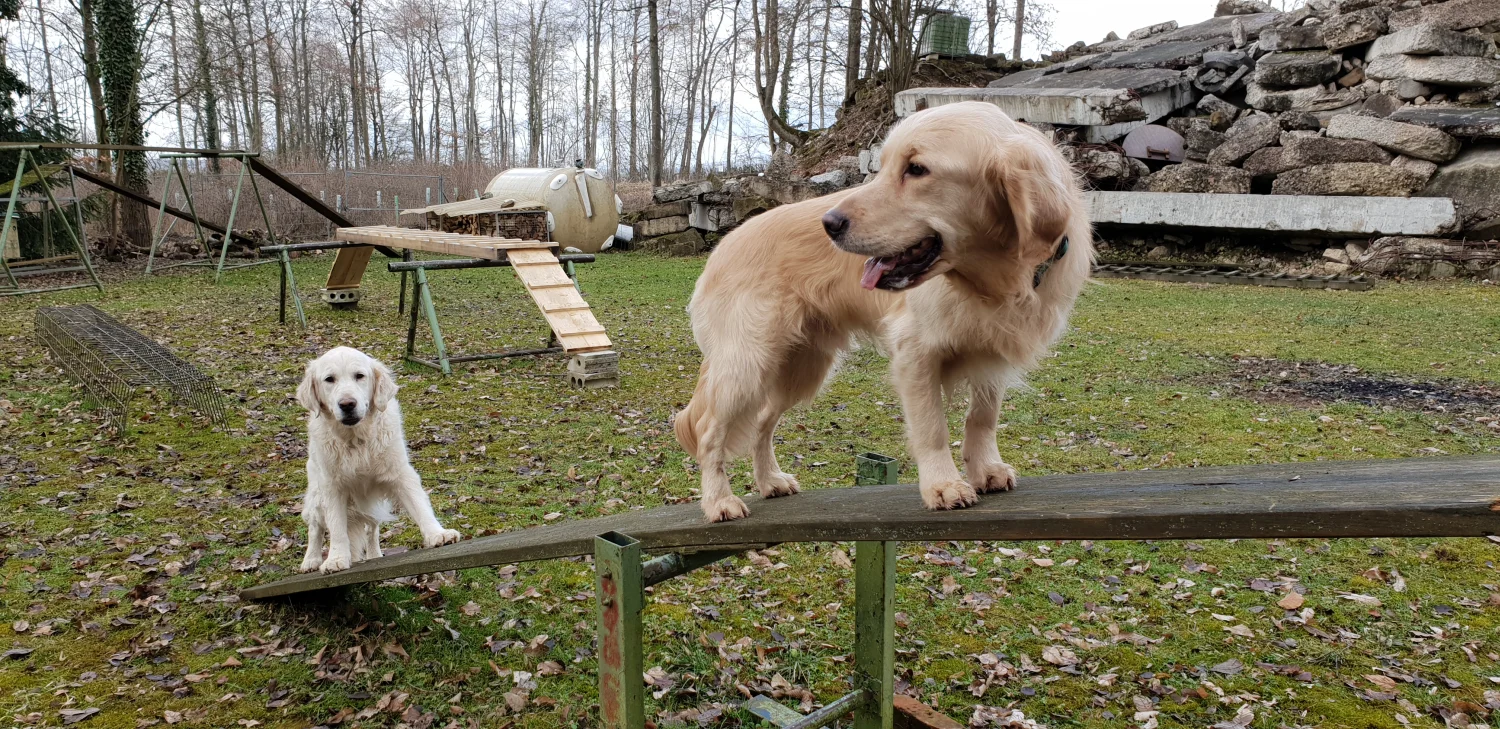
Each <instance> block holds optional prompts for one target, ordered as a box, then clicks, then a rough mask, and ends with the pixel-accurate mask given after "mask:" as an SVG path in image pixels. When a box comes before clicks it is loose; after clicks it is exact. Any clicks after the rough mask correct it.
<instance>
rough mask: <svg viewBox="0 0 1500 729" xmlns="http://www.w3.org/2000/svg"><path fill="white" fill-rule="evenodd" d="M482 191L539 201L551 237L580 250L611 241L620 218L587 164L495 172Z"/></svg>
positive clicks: (606, 186)
mask: <svg viewBox="0 0 1500 729" xmlns="http://www.w3.org/2000/svg"><path fill="white" fill-rule="evenodd" d="M484 190H485V193H486V196H487V197H489V198H490V199H492V200H494V199H505V198H512V199H514V200H516V202H518V203H519V202H521V201H524V200H529V201H535V202H538V203H541V204H542V205H543V206H544V207H546V209H547V226H548V228H550V229H551V232H552V240H553V241H554V242H556V243H557V244H558V245H559V246H561V247H563V248H577V249H578V250H580V251H583V252H584V253H597V252H599V250H600V249H602V248H604V247H605V244H606V243H609V242H612V241H613V240H614V236H615V231H616V228H617V227H618V225H619V222H620V209H619V205H618V202H617V199H616V198H615V191H614V189H613V188H611V187H610V184H609V181H608V180H606V179H604V175H602V174H600V173H599V171H598V170H595V169H593V168H587V167H551V168H538V167H518V168H516V169H510V170H506V171H504V172H501V173H500V174H498V175H496V176H495V179H493V180H490V184H489V186H488V187H486V188H484Z"/></svg>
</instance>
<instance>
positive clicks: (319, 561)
mask: <svg viewBox="0 0 1500 729" xmlns="http://www.w3.org/2000/svg"><path fill="white" fill-rule="evenodd" d="M322 566H323V555H321V554H320V555H318V556H316V557H303V558H302V564H301V566H299V567H298V568H297V571H298V572H312V571H313V570H316V569H318V568H319V567H322Z"/></svg>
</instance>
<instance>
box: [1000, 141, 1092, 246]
mask: <svg viewBox="0 0 1500 729" xmlns="http://www.w3.org/2000/svg"><path fill="white" fill-rule="evenodd" d="M1027 131H1030V130H1022V134H1019V135H1017V136H1018V137H1020V138H1019V139H1016V140H1013V141H1012V142H1011V143H1009V144H1005V145H1003V146H1002V148H1001V149H997V150H995V154H994V156H993V157H992V158H991V160H990V163H989V175H990V183H991V185H992V186H993V188H992V189H994V190H995V191H996V192H997V193H999V194H1002V195H1004V196H1005V199H1004V200H1003V201H997V202H998V206H997V212H999V213H1000V214H1001V215H1004V214H1006V212H1007V211H1008V213H1009V215H1010V221H1009V222H1010V224H1011V225H1013V226H1014V229H1015V231H1016V238H1017V242H1018V243H1019V244H1020V246H1021V255H1022V256H1023V257H1024V258H1046V257H1047V256H1048V255H1050V254H1051V252H1052V251H1053V249H1054V248H1056V247H1057V243H1058V241H1059V240H1061V239H1062V237H1063V234H1064V233H1066V232H1067V230H1068V223H1069V222H1070V220H1071V218H1072V212H1073V206H1074V205H1077V204H1078V194H1077V183H1076V182H1075V181H1074V179H1073V171H1072V169H1071V168H1070V167H1068V165H1067V164H1066V163H1065V162H1063V161H1062V160H1060V159H1057V160H1054V159H1049V156H1048V155H1046V154H1043V152H1044V151H1051V150H1045V149H1044V148H1043V147H1041V146H1040V145H1048V146H1050V145H1051V142H1049V141H1047V140H1046V139H1044V138H1042V137H1041V136H1040V135H1039V134H1026V133H1025V132H1027ZM1032 136H1035V137H1037V138H1036V139H1031V138H1030V137H1032Z"/></svg>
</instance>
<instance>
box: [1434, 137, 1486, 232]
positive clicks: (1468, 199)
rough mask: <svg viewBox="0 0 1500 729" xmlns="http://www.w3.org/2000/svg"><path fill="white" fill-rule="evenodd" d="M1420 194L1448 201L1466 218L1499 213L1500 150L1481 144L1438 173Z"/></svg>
mask: <svg viewBox="0 0 1500 729" xmlns="http://www.w3.org/2000/svg"><path fill="white" fill-rule="evenodd" d="M1421 194H1422V195H1423V196H1424V197H1446V198H1451V199H1452V200H1453V202H1454V204H1455V205H1457V206H1458V210H1459V213H1460V214H1461V215H1463V216H1465V217H1468V216H1469V215H1472V214H1474V213H1478V212H1483V211H1491V214H1493V212H1492V211H1496V210H1500V146H1497V145H1494V144H1482V145H1477V146H1474V147H1470V148H1469V149H1466V150H1464V152H1463V154H1460V155H1459V156H1458V157H1457V158H1456V159H1454V160H1453V161H1452V162H1449V163H1448V164H1446V165H1442V166H1441V167H1439V168H1438V169H1437V171H1436V173H1435V174H1434V175H1433V176H1432V179H1431V180H1430V181H1428V182H1427V186H1426V187H1425V188H1423V190H1422V193H1421Z"/></svg>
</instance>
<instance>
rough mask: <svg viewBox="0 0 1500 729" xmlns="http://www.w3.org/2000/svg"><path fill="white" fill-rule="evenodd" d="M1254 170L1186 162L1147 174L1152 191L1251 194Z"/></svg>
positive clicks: (1148, 189) (1147, 188) (1147, 182)
mask: <svg viewBox="0 0 1500 729" xmlns="http://www.w3.org/2000/svg"><path fill="white" fill-rule="evenodd" d="M1250 179H1251V176H1250V173H1248V172H1246V171H1244V170H1242V169H1238V168H1236V167H1221V166H1218V165H1203V164H1198V163H1196V162H1183V163H1182V164H1177V165H1168V166H1166V167H1163V168H1162V169H1160V170H1158V171H1157V172H1156V173H1155V174H1153V175H1151V176H1150V177H1147V178H1146V180H1145V182H1146V190H1147V191H1149V192H1200V193H1201V192H1216V193H1238V194H1248V193H1249V192H1250Z"/></svg>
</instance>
